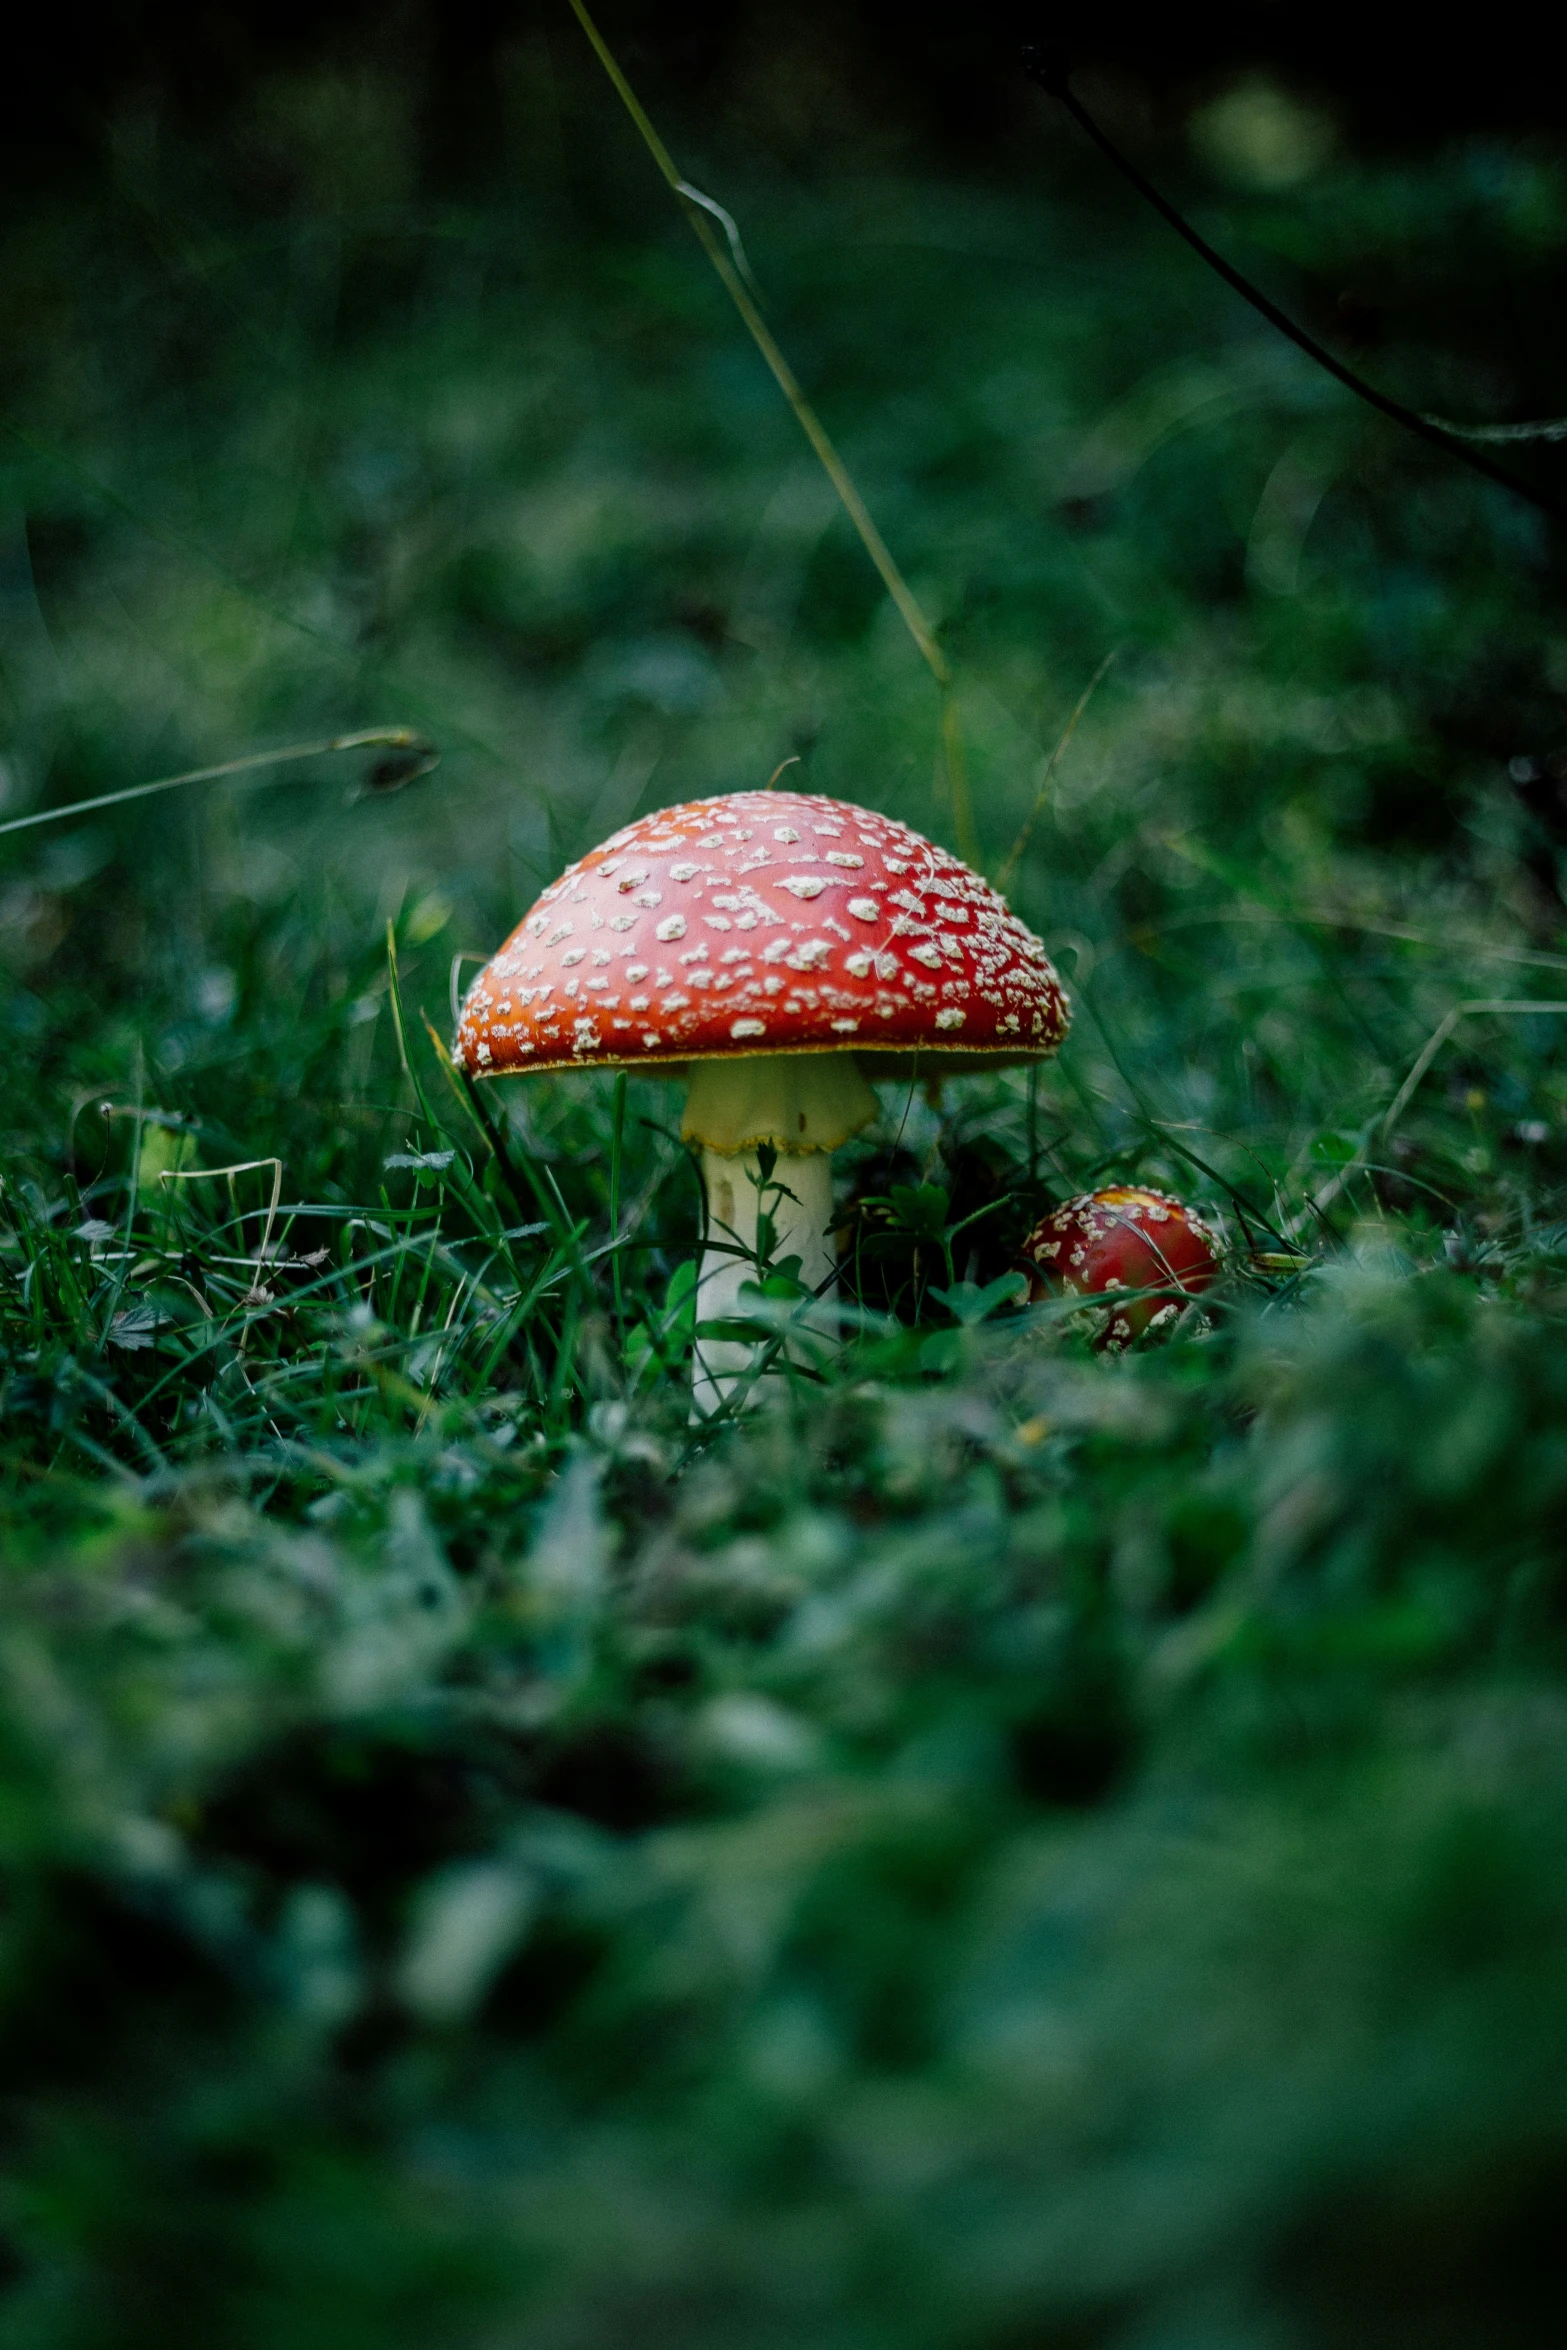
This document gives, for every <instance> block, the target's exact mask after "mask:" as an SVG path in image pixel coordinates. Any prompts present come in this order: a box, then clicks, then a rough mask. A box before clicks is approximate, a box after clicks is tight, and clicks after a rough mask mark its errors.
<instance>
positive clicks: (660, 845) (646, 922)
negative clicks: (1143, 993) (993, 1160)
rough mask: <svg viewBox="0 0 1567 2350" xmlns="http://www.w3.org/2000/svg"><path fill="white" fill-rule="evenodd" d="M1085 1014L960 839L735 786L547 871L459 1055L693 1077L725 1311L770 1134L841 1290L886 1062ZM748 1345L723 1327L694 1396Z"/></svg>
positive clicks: (814, 1264) (980, 1048)
mask: <svg viewBox="0 0 1567 2350" xmlns="http://www.w3.org/2000/svg"><path fill="white" fill-rule="evenodd" d="M1067 1018H1068V1009H1067V1000H1066V996H1065V993H1064V991H1063V989H1062V986H1061V983H1060V981H1059V980H1058V979H1057V977H1056V974H1055V972H1054V970H1053V969H1052V968H1051V964H1050V960H1049V957H1048V956H1047V955H1046V953H1045V950H1044V947H1043V946H1042V945H1041V944H1040V941H1039V940H1038V939H1037V938H1036V937H1035V936H1034V934H1033V932H1032V931H1031V930H1028V929H1026V928H1025V926H1024V925H1023V924H1022V923H1021V922H1019V921H1018V919H1017V917H1016V915H1015V914H1013V913H1012V912H1011V911H1010V909H1009V908H1008V906H1007V904H1006V902H1005V900H1004V899H1003V898H1001V897H1000V896H998V895H997V893H996V891H995V890H993V889H992V888H991V887H990V885H989V883H988V882H986V881H985V880H983V879H982V878H981V876H980V875H979V874H977V873H972V872H970V870H969V868H968V867H967V866H966V865H965V864H964V863H963V862H962V860H961V859H960V858H958V857H955V856H953V855H951V854H950V853H949V852H948V851H947V850H945V849H941V848H938V847H936V845H935V844H934V843H933V842H931V841H928V840H924V839H922V838H921V837H920V835H919V834H918V833H917V832H911V831H910V830H909V827H908V826H907V825H906V824H900V823H898V822H897V820H896V819H895V818H894V817H891V816H882V815H879V814H877V813H876V811H875V810H874V809H870V808H858V807H855V806H854V805H853V804H852V803H851V802H849V801H845V800H829V799H824V798H821V797H819V796H818V795H816V794H815V793H807V792H798V793H797V792H762V791H751V792H733V793H731V794H729V795H728V796H727V797H725V798H722V799H712V800H693V801H691V802H689V803H688V804H687V805H686V806H685V807H680V808H665V809H661V810H660V811H659V812H658V814H656V815H653V816H644V817H641V818H640V819H639V820H638V821H637V822H636V823H635V824H630V825H627V826H626V828H625V830H624V831H622V832H617V833H616V834H615V836H614V838H613V839H612V840H607V841H606V842H605V843H604V845H603V847H602V848H598V849H594V850H593V851H592V852H591V853H590V854H589V855H588V856H586V857H583V858H581V859H580V860H579V861H578V863H576V864H575V865H572V866H569V867H568V868H567V870H566V871H565V872H564V873H563V874H562V875H561V876H560V879H559V880H558V881H555V882H552V883H551V884H550V886H549V888H548V889H547V890H546V891H545V892H544V894H543V896H542V897H541V898H540V899H539V901H538V903H537V905H536V906H535V907H534V908H533V910H532V912H531V913H529V914H527V915H525V916H524V918H523V920H522V922H521V923H520V924H519V926H518V928H517V929H516V930H514V931H513V933H512V935H511V937H510V938H509V939H508V940H507V941H506V943H505V945H504V946H503V947H501V948H500V950H499V952H498V953H497V954H496V955H495V956H494V957H493V958H492V960H491V961H490V962H489V963H488V964H487V965H486V967H485V969H484V970H483V971H481V972H480V974H479V976H478V978H477V979H476V980H475V981H474V983H473V986H472V987H471V988H470V989H469V991H468V998H467V1001H466V1003H465V1004H464V1005H463V1011H462V1021H461V1025H460V1026H459V1028H458V1031H457V1047H456V1057H457V1060H458V1062H459V1063H460V1065H461V1066H462V1067H463V1068H464V1069H465V1070H466V1071H467V1072H468V1074H469V1075H470V1076H471V1077H475V1078H499V1077H521V1076H526V1075H528V1074H529V1073H531V1072H537V1071H544V1070H566V1069H589V1068H599V1069H604V1068H611V1069H613V1068H621V1069H624V1068H636V1069H641V1070H645V1071H646V1072H647V1073H648V1074H649V1075H650V1076H660V1077H671V1078H685V1079H687V1080H688V1081H689V1085H688V1092H687V1097H686V1107H685V1116H684V1119H683V1121H682V1125H681V1132H682V1133H683V1135H684V1136H685V1138H686V1140H687V1141H688V1142H689V1143H691V1144H693V1145H694V1146H695V1147H696V1148H697V1149H698V1150H699V1152H700V1154H701V1155H700V1165H701V1170H702V1180H703V1186H704V1189H705V1192H706V1195H707V1202H708V1215H709V1224H710V1228H711V1241H712V1245H710V1246H709V1248H708V1250H707V1252H706V1255H705V1256H704V1260H703V1264H702V1268H701V1272H700V1276H699V1288H700V1295H701V1308H700V1311H701V1313H702V1316H703V1318H704V1319H717V1318H724V1317H729V1316H732V1315H734V1313H735V1312H736V1308H737V1303H738V1298H739V1291H740V1287H741V1284H742V1283H743V1282H744V1281H745V1280H746V1279H747V1278H748V1277H749V1275H750V1271H751V1268H750V1266H749V1264H748V1262H747V1259H746V1256H745V1254H744V1253H743V1252H744V1251H746V1250H748V1249H750V1248H751V1246H752V1245H753V1243H754V1240H755V1236H756V1232H757V1227H758V1214H759V1201H760V1199H761V1196H762V1195H761V1192H760V1190H759V1188H758V1185H759V1182H760V1162H759V1159H758V1151H759V1148H760V1146H761V1145H762V1144H764V1143H765V1144H768V1145H770V1146H771V1148H772V1149H773V1150H774V1151H776V1152H779V1153H781V1154H782V1163H781V1164H780V1165H779V1168H778V1180H779V1181H781V1182H784V1183H786V1185H787V1190H786V1192H785V1193H784V1195H783V1196H782V1197H781V1198H779V1199H778V1201H777V1205H776V1209H774V1208H773V1207H772V1206H771V1205H770V1206H769V1211H768V1212H769V1214H770V1216H771V1217H772V1220H773V1223H774V1226H775V1248H774V1254H775V1256H777V1257H779V1258H782V1257H783V1256H784V1255H785V1254H786V1253H787V1254H792V1255H797V1256H799V1258H800V1259H801V1272H800V1278H801V1280H802V1281H803V1282H804V1283H805V1285H806V1286H807V1287H808V1288H810V1289H813V1290H823V1289H825V1287H826V1286H827V1285H828V1284H830V1282H831V1280H832V1276H833V1273H834V1270H835V1262H834V1259H833V1256H832V1254H831V1250H830V1245H829V1242H828V1239H827V1231H828V1228H829V1226H830V1225H831V1222H832V1172H831V1170H832V1153H833V1151H835V1150H836V1149H837V1147H838V1145H839V1144H840V1143H843V1142H846V1141H847V1140H848V1139H849V1137H850V1135H852V1134H856V1133H858V1132H859V1130H860V1128H861V1127H862V1126H865V1125H867V1124H868V1123H869V1122H870V1120H871V1119H872V1118H873V1117H874V1116H875V1114H876V1106H877V1105H876V1096H875V1095H874V1093H873V1092H872V1091H871V1084H872V1082H873V1081H874V1080H875V1079H876V1078H878V1077H882V1076H886V1077H897V1076H907V1075H918V1076H921V1077H929V1076H936V1075H939V1074H941V1073H942V1072H944V1071H949V1070H950V1071H956V1070H959V1069H994V1068H1010V1067H1013V1066H1015V1065H1016V1064H1018V1063H1020V1062H1026V1061H1032V1060H1037V1059H1040V1058H1042V1057H1044V1056H1045V1055H1047V1054H1049V1053H1053V1052H1054V1051H1055V1049H1056V1047H1057V1046H1058V1045H1059V1043H1060V1042H1061V1038H1062V1036H1063V1035H1064V1033H1065V1030H1066V1025H1067ZM750 1360H751V1350H750V1349H749V1348H747V1347H745V1346H743V1345H741V1344H739V1343H738V1342H736V1341H730V1340H713V1341H704V1342H703V1344H702V1346H701V1347H700V1348H699V1350H698V1362H697V1372H696V1398H697V1403H698V1406H699V1408H701V1409H703V1410H706V1409H709V1408H711V1407H712V1406H713V1405H714V1404H715V1403H718V1402H721V1401H723V1399H724V1398H725V1397H726V1396H727V1395H728V1394H729V1393H730V1392H731V1390H732V1389H733V1388H734V1386H735V1385H736V1384H737V1382H738V1381H739V1379H740V1378H741V1377H742V1376H743V1375H744V1373H745V1370H746V1367H747V1365H748V1363H749V1362H750Z"/></svg>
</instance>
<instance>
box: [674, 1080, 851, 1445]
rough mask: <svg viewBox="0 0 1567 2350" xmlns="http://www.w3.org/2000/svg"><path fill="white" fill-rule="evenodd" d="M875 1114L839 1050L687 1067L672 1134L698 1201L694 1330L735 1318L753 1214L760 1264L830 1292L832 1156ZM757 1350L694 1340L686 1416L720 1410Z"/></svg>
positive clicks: (752, 1265) (751, 1263)
mask: <svg viewBox="0 0 1567 2350" xmlns="http://www.w3.org/2000/svg"><path fill="white" fill-rule="evenodd" d="M876 1108H877V1104H876V1096H875V1095H874V1094H873V1093H872V1091H871V1089H870V1087H869V1086H868V1085H867V1084H866V1082H865V1079H864V1078H863V1077H862V1076H861V1074H860V1070H859V1066H858V1064H857V1062H856V1061H855V1059H854V1057H853V1055H852V1054H851V1053H847V1052H836V1053H746V1054H744V1055H741V1054H739V1053H737V1054H735V1055H734V1057H733V1058H732V1059H726V1060H712V1061H697V1062H695V1063H694V1064H693V1066H692V1070H691V1086H690V1091H689V1093H688V1095H687V1097H686V1109H685V1116H684V1118H683V1120H682V1121H681V1133H682V1134H683V1135H684V1137H685V1139H686V1141H687V1142H690V1143H695V1144H697V1145H698V1146H699V1151H700V1156H699V1164H700V1166H701V1170H702V1189H703V1192H704V1194H705V1197H706V1201H707V1245H706V1247H705V1248H704V1250H703V1252H702V1263H701V1268H700V1271H699V1273H698V1275H697V1291H696V1311H697V1320H698V1322H699V1323H701V1322H712V1321H723V1320H727V1319H729V1318H731V1317H733V1316H736V1315H741V1314H743V1313H744V1311H745V1308H744V1306H743V1305H742V1303H741V1298H740V1291H741V1287H742V1285H743V1284H744V1283H746V1282H748V1281H755V1279H756V1278H757V1271H758V1264H757V1258H758V1249H757V1235H758V1229H759V1226H760V1222H761V1219H762V1217H763V1216H764V1215H765V1216H767V1217H769V1218H770V1219H771V1222H772V1227H773V1230H772V1246H771V1250H770V1252H769V1254H770V1256H771V1260H772V1262H773V1263H774V1264H781V1263H782V1262H783V1261H784V1259H785V1258H787V1257H798V1258H799V1259H800V1270H799V1278H800V1281H801V1283H802V1284H803V1286H804V1287H805V1288H806V1289H808V1290H812V1291H815V1290H821V1291H822V1293H823V1295H824V1297H825V1296H827V1295H829V1294H830V1284H831V1282H832V1280H833V1278H834V1276H835V1273H836V1270H837V1260H836V1257H835V1255H834V1252H833V1246H832V1242H831V1239H830V1237H829V1233H830V1227H831V1224H832V1154H833V1152H834V1151H835V1150H836V1149H837V1147H838V1145H839V1143H841V1142H847V1141H848V1139H849V1137H850V1135H851V1134H857V1133H858V1132H859V1130H860V1128H861V1127H862V1126H867V1125H869V1123H870V1121H871V1120H872V1119H873V1118H874V1117H875V1115H876ZM763 1143H771V1144H772V1146H773V1148H774V1150H775V1151H776V1152H777V1153H778V1157H777V1161H776V1163H775V1165H774V1168H773V1173H772V1178H771V1181H770V1182H768V1183H767V1184H765V1185H764V1183H763V1180H762V1172H761V1162H760V1159H759V1157H758V1155H757V1154H758V1150H759V1148H760V1146H761V1145H762V1144H763ZM779 1185H782V1186H783V1190H782V1191H780V1190H779V1189H777V1188H776V1187H777V1186H779ZM826 1319H827V1318H826V1317H823V1320H824V1321H825V1320H826ZM758 1351H759V1350H758V1348H757V1347H755V1346H753V1345H751V1344H750V1343H749V1342H747V1341H745V1340H742V1339H727V1338H725V1339H720V1338H699V1339H698V1340H697V1342H696V1354H695V1367H694V1374H693V1392H692V1402H693V1405H694V1409H695V1413H696V1415H697V1416H698V1417H702V1418H705V1417H706V1416H707V1414H708V1413H710V1412H713V1411H716V1410H717V1409H718V1408H719V1407H720V1406H721V1405H722V1404H723V1403H725V1402H726V1401H727V1399H728V1398H729V1397H730V1396H731V1395H732V1394H733V1393H734V1391H735V1389H736V1387H738V1386H739V1385H740V1384H741V1383H742V1382H743V1381H744V1380H745V1379H746V1377H747V1376H748V1375H749V1374H750V1372H751V1371H752V1370H753V1369H754V1368H755V1365H756V1362H757V1359H758ZM796 1351H797V1352H800V1351H803V1350H802V1349H798V1348H797V1349H796ZM753 1393H754V1389H753Z"/></svg>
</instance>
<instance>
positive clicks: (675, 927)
mask: <svg viewBox="0 0 1567 2350" xmlns="http://www.w3.org/2000/svg"><path fill="white" fill-rule="evenodd" d="M1067 1019H1068V1005H1067V999H1066V995H1065V992H1064V991H1063V989H1062V986H1061V982H1060V980H1059V979H1058V978H1057V977H1056V974H1055V971H1054V970H1053V968H1052V966H1051V963H1050V959H1049V957H1048V956H1047V955H1046V953H1045V950H1044V948H1043V946H1042V945H1041V944H1040V942H1039V940H1038V939H1037V938H1036V937H1035V936H1034V934H1033V932H1032V931H1031V930H1028V929H1026V928H1025V926H1024V925H1023V924H1022V923H1021V922H1019V921H1018V919H1017V918H1016V916H1015V915H1013V914H1011V913H1009V912H1008V910H1007V906H1006V902H1005V900H1004V899H1003V898H1001V897H1000V896H998V895H997V893H996V891H995V890H993V889H992V888H991V887H990V884H989V883H988V882H987V881H983V880H981V878H980V876H979V875H978V874H977V873H971V872H970V870H969V868H968V867H967V866H966V865H965V864H964V863H963V862H962V860H961V859H960V858H958V857H955V856H953V855H951V854H950V852H949V851H948V850H946V849H941V848H937V847H936V846H935V845H934V843H932V842H931V841H928V840H924V839H922V838H921V836H920V834H919V833H917V832H911V831H910V829H909V827H908V826H907V825H906V824H899V823H898V822H897V821H896V820H895V819H894V818H892V817H890V816H879V815H875V814H873V813H872V812H871V811H870V810H868V809H865V808H856V807H852V806H850V805H849V804H848V803H846V802H845V801H843V800H829V799H823V798H820V797H818V796H817V795H815V794H807V793H803V792H761V791H748V792H733V793H731V794H729V795H728V796H727V797H725V798H722V799H713V800H692V801H690V802H689V803H688V804H687V805H686V806H685V807H681V808H666V809H664V810H662V811H661V812H660V813H659V814H658V815H656V816H644V817H642V818H641V819H640V820H639V821H638V822H637V823H635V824H630V825H627V826H626V828H625V829H624V831H621V832H617V833H616V834H615V836H614V838H613V839H612V840H607V841H606V842H605V843H604V845H603V847H602V848H598V849H594V850H593V851H592V853H591V855H589V856H586V857H583V858H581V859H579V861H578V862H577V863H576V864H575V865H570V866H568V867H567V869H566V871H565V872H564V873H563V874H562V875H561V877H560V879H559V880H558V881H554V882H552V883H551V884H550V886H549V888H548V889H547V890H545V892H544V894H543V896H542V897H541V898H540V899H539V900H538V903H537V904H536V905H535V906H534V907H533V909H532V911H531V912H530V913H528V914H526V915H525V916H524V917H523V919H522V921H521V922H520V923H519V924H518V926H517V928H516V929H515V930H514V931H513V932H512V934H511V937H510V938H509V939H508V940H507V941H506V944H505V945H504V946H503V947H502V948H501V949H500V951H499V953H498V954H496V955H495V956H494V957H493V958H492V960H491V961H490V962H489V963H488V964H486V966H485V968H484V969H483V971H481V972H480V974H479V976H478V978H477V979H476V980H475V981H474V983H473V986H472V987H471V988H470V989H469V991H468V995H467V998H466V1000H465V1002H464V1004H463V1009H462V1020H461V1024H460V1026H459V1028H458V1031H457V1044H456V1054H457V1059H458V1061H459V1063H460V1064H461V1066H462V1067H463V1068H464V1069H466V1070H467V1071H468V1072H469V1073H470V1075H472V1076H475V1077H501V1076H509V1075H513V1074H521V1073H523V1072H526V1071H530V1070H535V1069H572V1068H584V1067H592V1066H594V1065H597V1066H598V1067H601V1068H602V1067H606V1066H607V1067H631V1066H636V1067H640V1068H647V1069H662V1070H663V1071H664V1072H665V1073H666V1074H667V1073H669V1072H670V1071H671V1070H672V1069H678V1068H681V1067H683V1066H684V1065H685V1064H686V1063H687V1062H689V1061H693V1060H716V1059H720V1058H723V1057H724V1056H726V1055H729V1054H732V1053H753V1052H754V1053H791V1052H844V1051H849V1052H853V1053H856V1054H871V1053H874V1054H878V1055H881V1054H887V1055H896V1056H901V1058H902V1060H903V1061H904V1062H905V1063H908V1062H909V1061H910V1060H911V1059H912V1057H913V1056H914V1055H915V1054H917V1055H918V1058H919V1062H920V1065H921V1066H922V1067H928V1065H929V1061H930V1059H931V1058H932V1057H935V1056H940V1057H941V1058H942V1059H945V1058H947V1057H948V1056H949V1055H950V1056H954V1057H961V1058H962V1060H963V1061H964V1063H965V1064H966V1065H967V1066H969V1067H973V1066H976V1065H978V1066H986V1065H988V1066H991V1067H1008V1066H1010V1065H1012V1064H1013V1063H1015V1062H1017V1061H1023V1060H1032V1059H1034V1058H1036V1057H1038V1056H1040V1055H1042V1054H1046V1053H1053V1052H1054V1051H1055V1049H1056V1047H1057V1045H1058V1044H1059V1043H1060V1041H1061V1038H1062V1037H1063V1035H1064V1034H1065V1032H1066V1025H1067ZM880 1065H883V1066H886V1065H885V1064H880ZM896 1073H897V1072H896V1071H895V1070H894V1069H893V1068H892V1067H891V1066H887V1074H889V1075H892V1074H896Z"/></svg>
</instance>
